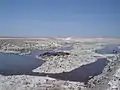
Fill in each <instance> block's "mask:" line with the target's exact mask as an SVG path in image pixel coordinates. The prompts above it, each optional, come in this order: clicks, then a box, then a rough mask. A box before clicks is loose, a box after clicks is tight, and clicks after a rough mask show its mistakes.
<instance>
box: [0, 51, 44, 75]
mask: <svg viewBox="0 0 120 90" xmlns="http://www.w3.org/2000/svg"><path fill="white" fill-rule="evenodd" d="M43 63H44V61H43V60H40V59H37V58H33V57H30V56H21V55H16V54H13V53H11V54H10V53H0V73H1V74H7V73H9V74H10V73H12V74H14V73H23V74H24V73H26V72H32V70H33V69H36V68H37V67H39V66H40V65H42V64H43Z"/></svg>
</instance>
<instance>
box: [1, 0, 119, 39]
mask: <svg viewBox="0 0 120 90" xmlns="http://www.w3.org/2000/svg"><path fill="white" fill-rule="evenodd" d="M0 36H29V37H30V36H31V37H41V36H77V37H120V0H0Z"/></svg>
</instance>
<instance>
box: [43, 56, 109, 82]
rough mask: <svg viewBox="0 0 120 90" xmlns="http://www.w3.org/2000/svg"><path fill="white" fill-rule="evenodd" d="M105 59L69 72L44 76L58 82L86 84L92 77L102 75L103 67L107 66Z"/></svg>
mask: <svg viewBox="0 0 120 90" xmlns="http://www.w3.org/2000/svg"><path fill="white" fill-rule="evenodd" d="M108 62H109V61H108V60H107V59H106V58H100V59H98V60H97V61H96V62H93V63H90V64H86V65H83V66H81V67H79V68H76V69H74V70H72V71H70V72H63V73H58V74H49V73H48V74H44V73H43V75H47V76H49V77H52V78H56V79H60V80H69V81H75V82H88V80H89V79H91V78H92V77H94V76H97V75H99V74H101V73H102V71H103V69H104V67H105V66H106V65H107V64H108Z"/></svg>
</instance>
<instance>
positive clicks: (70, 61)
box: [0, 38, 120, 90]
mask: <svg viewBox="0 0 120 90" xmlns="http://www.w3.org/2000/svg"><path fill="white" fill-rule="evenodd" d="M1 41H2V43H3V41H4V42H7V40H6V39H4V40H2V39H1ZM8 41H9V42H11V44H13V45H15V46H19V48H20V47H23V46H24V43H23V42H28V41H29V42H32V44H33V43H36V42H37V44H35V45H37V46H40V47H42V49H43V48H44V47H45V48H44V49H46V47H47V48H52V49H53V48H55V47H62V46H65V45H72V46H73V49H72V50H70V51H68V52H69V53H70V55H67V56H50V57H43V58H42V57H37V58H40V59H41V58H42V59H43V60H45V63H43V64H42V65H41V66H40V67H38V68H36V69H34V70H33V72H39V73H63V72H70V71H72V70H74V69H76V68H79V67H81V66H82V65H87V64H90V63H93V62H95V61H97V59H98V58H107V59H108V60H109V63H108V65H107V66H106V67H105V68H104V70H103V72H102V73H101V74H100V75H97V76H95V77H93V78H91V79H90V80H89V81H88V83H87V84H85V83H83V82H75V81H69V80H67V81H66V80H60V79H55V78H51V77H48V76H32V75H10V76H4V75H0V90H120V87H119V86H120V55H119V54H98V53H95V52H94V51H95V50H96V49H100V48H102V47H104V46H105V45H107V44H117V43H118V44H120V40H119V39H107V38H106V39H102V38H101V39H100V38H99V39H92V38H91V39H79V38H77V39H76V38H69V39H68V38H67V39H64V38H62V39H61V38H56V39H44V40H41V39H38V40H36V39H35V40H29V39H28V40H25V41H24V40H20V42H21V43H22V45H20V44H19V45H18V44H17V43H18V41H19V40H17V42H16V39H15V41H14V39H12V40H8ZM9 42H7V43H8V44H9ZM2 43H1V50H0V51H1V52H3V51H5V50H3V48H2ZM8 44H7V45H6V46H5V45H4V47H7V48H9V46H8ZM28 46H29V43H28ZM33 46H34V44H33ZM40 49H41V48H40ZM6 52H7V51H6ZM98 67H99V66H98Z"/></svg>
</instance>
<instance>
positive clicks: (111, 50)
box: [95, 44, 120, 54]
mask: <svg viewBox="0 0 120 90" xmlns="http://www.w3.org/2000/svg"><path fill="white" fill-rule="evenodd" d="M95 52H96V53H99V54H118V53H120V44H115V45H106V46H105V47H104V48H102V49H97V50H95Z"/></svg>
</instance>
